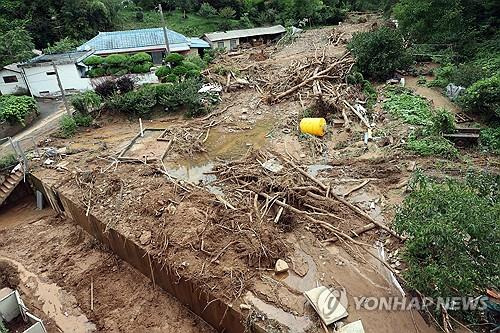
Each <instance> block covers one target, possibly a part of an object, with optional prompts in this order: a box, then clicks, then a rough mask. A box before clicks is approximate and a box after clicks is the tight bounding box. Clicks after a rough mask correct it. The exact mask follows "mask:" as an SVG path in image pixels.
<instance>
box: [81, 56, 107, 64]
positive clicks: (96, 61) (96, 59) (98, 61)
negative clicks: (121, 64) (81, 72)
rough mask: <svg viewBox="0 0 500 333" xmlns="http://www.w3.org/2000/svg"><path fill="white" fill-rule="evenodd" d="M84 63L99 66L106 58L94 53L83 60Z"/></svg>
mask: <svg viewBox="0 0 500 333" xmlns="http://www.w3.org/2000/svg"><path fill="white" fill-rule="evenodd" d="M83 63H84V64H85V65H87V66H98V65H101V64H103V63H104V58H103V57H101V56H98V55H92V56H90V57H88V58H87V59H85V60H83Z"/></svg>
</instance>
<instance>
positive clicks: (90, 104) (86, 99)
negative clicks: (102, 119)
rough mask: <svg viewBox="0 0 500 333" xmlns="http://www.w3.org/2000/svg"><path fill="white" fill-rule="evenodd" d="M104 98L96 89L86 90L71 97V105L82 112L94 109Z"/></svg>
mask: <svg viewBox="0 0 500 333" xmlns="http://www.w3.org/2000/svg"><path fill="white" fill-rule="evenodd" d="M101 103H102V98H101V96H99V94H97V93H96V92H94V91H86V92H83V93H79V94H76V95H74V96H72V97H71V105H72V106H73V108H74V109H75V110H76V111H77V112H80V113H82V114H86V113H89V112H92V111H94V110H95V109H96V108H98V107H99V106H101Z"/></svg>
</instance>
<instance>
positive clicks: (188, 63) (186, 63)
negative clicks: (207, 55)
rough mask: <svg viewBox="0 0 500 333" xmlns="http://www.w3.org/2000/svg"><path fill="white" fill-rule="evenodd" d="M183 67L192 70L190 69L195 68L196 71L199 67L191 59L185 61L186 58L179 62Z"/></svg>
mask: <svg viewBox="0 0 500 333" xmlns="http://www.w3.org/2000/svg"><path fill="white" fill-rule="evenodd" d="M181 65H182V66H183V67H186V68H187V69H188V70H192V69H195V70H197V71H199V70H200V69H201V68H200V67H199V66H198V65H196V64H195V63H193V62H191V61H187V60H184V61H183V62H182V64H181Z"/></svg>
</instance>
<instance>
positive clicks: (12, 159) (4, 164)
mask: <svg viewBox="0 0 500 333" xmlns="http://www.w3.org/2000/svg"><path fill="white" fill-rule="evenodd" d="M16 164H17V158H16V155H14V154H8V155H5V156H2V157H0V170H3V169H7V168H10V167H12V166H14V165H16Z"/></svg>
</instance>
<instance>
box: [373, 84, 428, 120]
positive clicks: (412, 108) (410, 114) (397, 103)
mask: <svg viewBox="0 0 500 333" xmlns="http://www.w3.org/2000/svg"><path fill="white" fill-rule="evenodd" d="M385 95H386V97H387V100H386V101H385V102H384V105H383V107H384V109H385V110H387V111H389V113H390V114H391V115H393V116H395V117H397V118H401V119H402V120H403V121H404V122H405V123H408V124H412V125H429V124H431V122H430V118H431V116H432V113H431V108H430V106H429V102H428V101H427V100H426V99H425V98H423V97H421V96H417V95H415V94H414V93H412V92H411V91H410V90H407V89H404V88H399V87H389V88H388V89H386V91H385Z"/></svg>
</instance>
